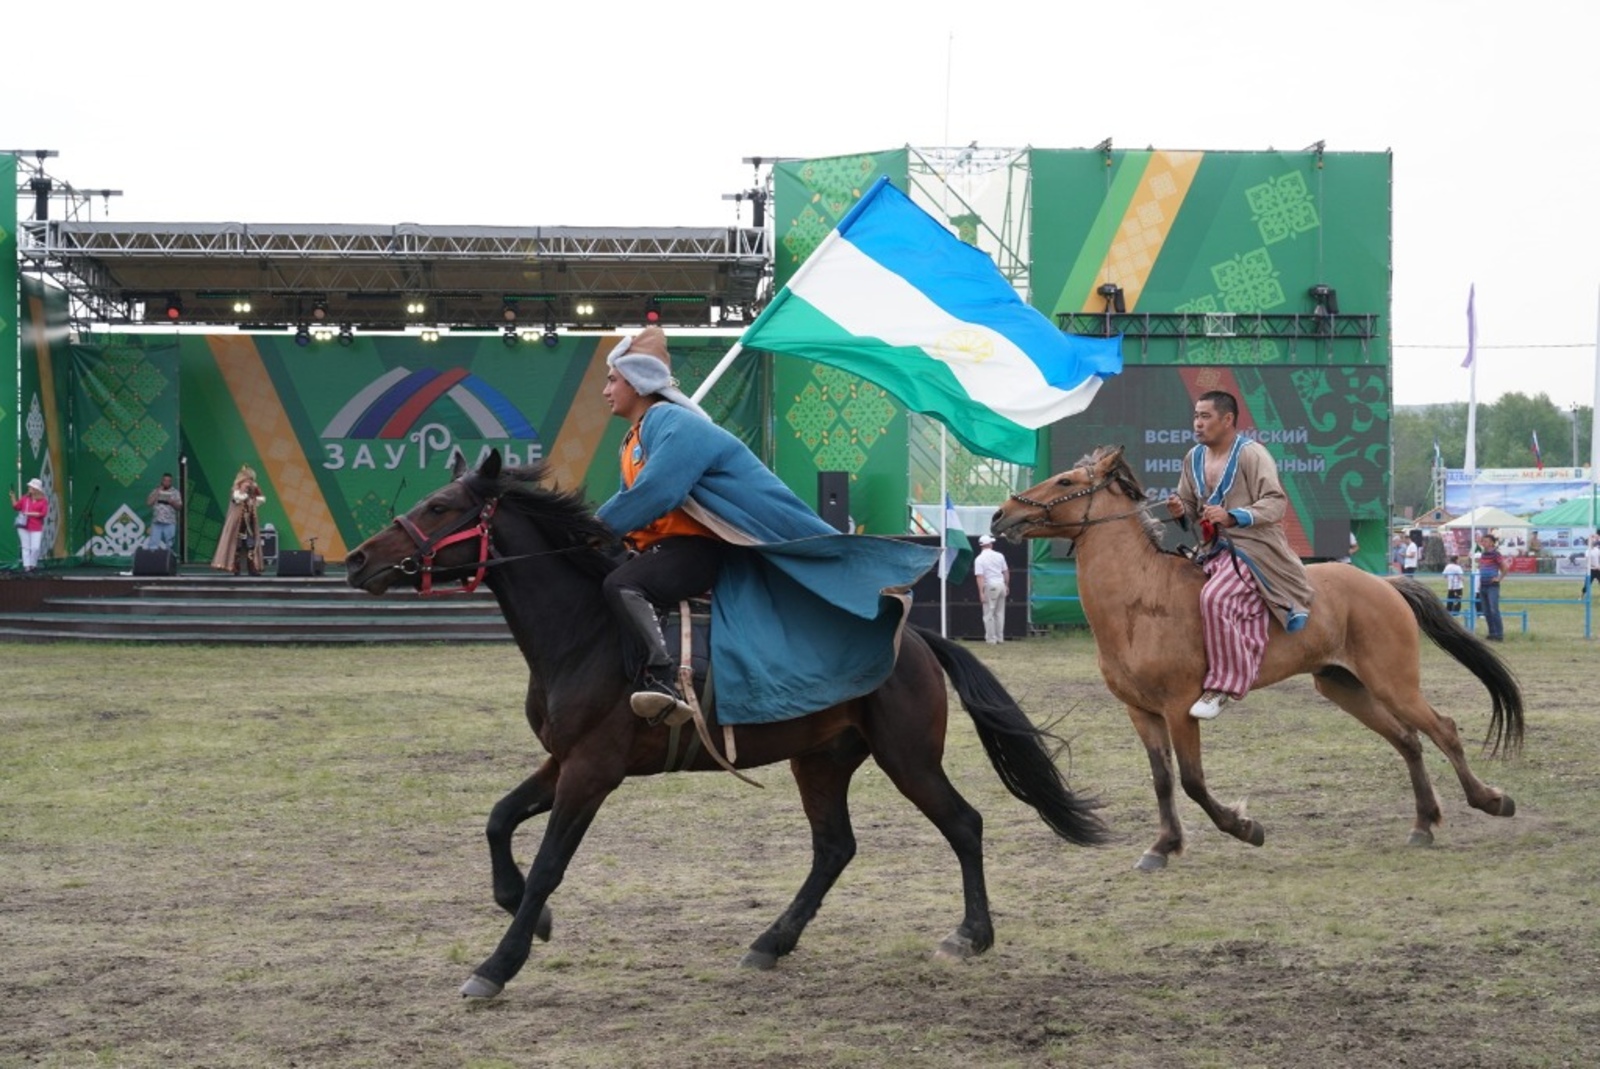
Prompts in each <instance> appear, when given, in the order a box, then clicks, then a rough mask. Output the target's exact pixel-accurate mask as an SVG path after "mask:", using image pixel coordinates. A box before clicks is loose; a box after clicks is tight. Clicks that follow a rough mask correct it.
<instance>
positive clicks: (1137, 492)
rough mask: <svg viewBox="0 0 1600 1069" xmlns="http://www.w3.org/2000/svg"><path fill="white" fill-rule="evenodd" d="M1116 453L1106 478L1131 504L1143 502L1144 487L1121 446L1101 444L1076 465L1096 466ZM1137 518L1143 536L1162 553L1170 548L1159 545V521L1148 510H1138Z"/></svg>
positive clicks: (1144, 499)
mask: <svg viewBox="0 0 1600 1069" xmlns="http://www.w3.org/2000/svg"><path fill="white" fill-rule="evenodd" d="M1113 453H1115V454H1116V457H1117V458H1116V460H1115V461H1114V462H1113V463H1112V465H1111V470H1110V471H1109V472H1108V473H1107V474H1106V480H1107V481H1108V482H1109V483H1111V485H1112V486H1114V487H1116V489H1117V492H1118V493H1120V494H1122V495H1123V496H1125V497H1126V498H1127V499H1128V500H1129V501H1130V502H1131V503H1133V504H1136V505H1138V504H1143V503H1144V502H1145V501H1146V498H1145V494H1144V487H1143V486H1141V485H1140V484H1139V477H1138V476H1137V475H1135V474H1134V473H1133V468H1132V467H1131V466H1130V465H1129V464H1128V455H1127V454H1126V453H1125V452H1123V450H1122V447H1121V446H1113V445H1102V446H1100V447H1098V448H1096V449H1095V450H1094V451H1093V452H1090V453H1088V454H1087V455H1085V456H1083V457H1081V458H1080V459H1079V460H1078V464H1077V466H1078V467H1080V468H1091V469H1092V468H1094V467H1097V466H1098V465H1099V464H1100V463H1101V461H1103V460H1104V459H1105V458H1106V457H1107V456H1110V455H1111V454H1113ZM1138 520H1139V522H1140V524H1141V525H1142V526H1143V527H1144V534H1145V537H1146V538H1148V539H1150V544H1151V545H1152V546H1155V547H1156V548H1157V549H1159V550H1161V551H1162V552H1163V553H1170V552H1171V550H1168V549H1164V548H1163V547H1162V545H1161V521H1160V520H1158V519H1156V518H1155V517H1154V516H1152V515H1150V513H1149V512H1148V511H1144V512H1140V513H1139V514H1138Z"/></svg>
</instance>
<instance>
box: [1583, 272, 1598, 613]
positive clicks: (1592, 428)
mask: <svg viewBox="0 0 1600 1069" xmlns="http://www.w3.org/2000/svg"><path fill="white" fill-rule="evenodd" d="M1593 404H1594V407H1593V408H1592V409H1590V412H1589V416H1590V425H1589V537H1590V538H1594V537H1595V536H1596V530H1595V527H1596V520H1595V496H1596V492H1597V491H1596V488H1595V483H1596V479H1600V294H1597V298H1596V301H1595V326H1594V398H1593ZM1585 548H1587V547H1585ZM1584 567H1585V568H1587V567H1588V562H1587V561H1585V562H1584ZM1585 589H1586V590H1587V591H1588V593H1589V597H1586V598H1584V599H1583V637H1584V638H1592V637H1593V634H1594V632H1593V629H1592V627H1591V624H1592V622H1593V621H1592V619H1591V616H1590V613H1591V611H1592V610H1591V606H1592V605H1593V599H1594V589H1593V585H1592V584H1586V585H1585Z"/></svg>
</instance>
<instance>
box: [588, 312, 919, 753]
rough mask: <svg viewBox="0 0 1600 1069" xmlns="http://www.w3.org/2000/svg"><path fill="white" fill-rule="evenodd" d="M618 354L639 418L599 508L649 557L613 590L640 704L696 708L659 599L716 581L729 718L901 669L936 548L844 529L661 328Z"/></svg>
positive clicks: (716, 647) (629, 403)
mask: <svg viewBox="0 0 1600 1069" xmlns="http://www.w3.org/2000/svg"><path fill="white" fill-rule="evenodd" d="M606 364H607V366H608V367H609V369H610V370H609V373H608V374H607V375H606V385H605V391H604V396H605V399H606V401H607V403H608V404H609V405H610V406H611V412H612V414H613V415H615V416H618V417H620V418H622V419H625V420H627V421H628V422H629V424H630V426H629V427H628V430H627V433H626V434H625V435H624V436H623V440H622V450H621V462H622V488H621V489H620V490H618V491H617V493H616V494H615V495H613V496H612V497H611V498H610V499H609V500H608V501H606V502H605V504H603V505H601V506H600V508H599V509H598V510H597V512H596V515H597V516H598V517H599V518H600V519H601V520H603V521H604V522H605V523H606V524H607V525H609V526H610V527H611V529H612V530H614V531H616V532H617V533H618V534H619V535H621V536H622V537H623V540H624V541H625V542H626V543H627V544H628V546H629V547H630V548H631V549H632V550H633V551H634V553H635V555H634V556H632V557H630V558H629V559H627V560H626V561H625V562H624V563H622V564H620V565H619V566H618V567H617V568H616V569H615V570H613V571H612V572H610V573H608V574H607V576H606V577H605V580H604V583H603V586H602V589H603V591H604V593H605V597H606V602H607V604H609V605H610V606H611V609H612V611H613V612H614V613H615V614H616V615H617V617H618V619H619V620H620V621H622V623H623V624H624V626H625V628H626V630H627V631H628V632H631V633H632V634H634V635H636V636H637V637H638V640H639V643H640V644H642V647H643V651H644V658H643V659H644V663H643V665H642V670H641V671H639V672H637V673H635V676H634V679H635V682H636V685H637V686H639V688H640V689H639V690H638V691H637V692H636V693H634V695H633V697H632V700H631V702H630V704H631V705H632V707H633V711H634V712H635V713H637V714H638V715H639V716H641V717H644V718H645V719H647V720H649V721H651V722H652V723H655V722H657V721H659V720H661V719H662V718H663V717H665V716H666V715H667V714H669V713H671V712H673V711H674V710H678V711H680V712H682V711H687V706H685V705H684V702H683V694H682V693H681V692H680V691H679V689H678V683H677V672H676V665H675V663H674V661H673V658H672V657H671V655H670V654H669V653H668V651H667V646H666V642H665V641H664V640H663V636H662V634H661V625H660V621H659V618H658V616H657V608H658V607H668V606H672V605H676V604H677V603H678V602H679V601H681V600H682V599H684V598H687V597H695V596H698V595H701V594H704V593H706V592H707V591H708V590H709V591H714V596H713V598H712V620H713V626H712V636H711V645H712V649H711V663H712V666H713V670H714V673H715V676H716V684H715V686H716V694H717V707H718V711H719V716H721V717H722V719H723V722H724V723H729V722H738V723H759V722H770V721H775V720H783V719H787V718H789V717H794V716H799V715H802V714H804V713H808V712H813V711H815V710H818V709H823V708H827V707H828V706H830V705H833V704H836V703H837V702H840V701H844V700H846V699H847V698H851V697H855V696H856V695H859V694H864V693H866V692H868V691H870V690H872V689H873V688H874V687H876V686H878V685H879V684H880V683H882V682H883V680H884V679H886V678H888V674H889V671H890V670H891V669H892V668H893V667H894V657H895V648H896V640H897V638H898V635H899V630H900V627H901V626H902V625H903V623H904V617H905V613H906V611H907V610H908V608H909V595H908V594H903V591H902V588H909V587H910V585H911V584H912V583H914V582H915V581H916V580H917V579H918V578H919V577H920V576H921V575H922V574H923V573H924V572H926V571H927V570H928V568H929V567H931V566H932V564H933V562H934V560H935V559H936V558H937V556H938V552H937V550H935V549H932V548H930V547H924V546H916V545H913V544H911V543H907V542H900V541H896V540H893V539H886V538H867V537H859V536H852V535H841V534H839V533H838V532H837V531H835V530H834V529H833V528H832V527H831V526H829V525H828V524H827V523H826V522H824V521H823V519H822V518H821V517H820V516H818V515H817V514H816V513H815V512H813V511H812V510H811V508H810V507H808V506H807V505H806V504H805V502H803V501H801V500H800V499H799V498H798V497H796V496H795V494H794V492H793V491H791V490H790V489H789V488H788V487H787V486H785V485H784V484H783V482H782V481H781V480H779V479H778V477H777V476H776V475H774V474H773V473H772V472H771V471H770V470H769V469H768V468H767V467H766V465H764V464H762V463H761V461H760V459H759V458H757V457H756V455H755V454H754V453H752V452H751V451H750V449H749V447H748V446H746V445H745V444H744V443H743V442H741V441H740V440H739V439H738V438H736V437H735V436H734V435H732V434H730V433H728V432H727V431H725V430H723V429H722V428H721V427H718V426H717V425H716V424H715V423H713V422H712V421H711V419H710V418H709V417H707V415H706V414H705V412H704V411H702V410H701V408H700V406H699V405H697V404H695V403H694V402H693V401H691V400H690V399H689V398H687V397H685V396H684V394H683V392H682V391H681V390H679V389H678V385H677V382H676V381H675V380H674V379H673V378H672V370H671V357H670V355H669V354H668V352H667V342H666V336H665V335H664V334H663V333H662V332H661V328H659V327H646V328H645V329H644V330H643V331H641V332H640V333H638V334H636V335H634V336H633V337H631V338H624V339H623V340H622V341H620V342H619V343H617V346H616V347H615V348H614V349H612V350H611V352H610V354H609V355H608V356H607V358H606ZM886 592H887V596H886ZM779 602H781V604H779ZM730 718H737V719H734V720H730Z"/></svg>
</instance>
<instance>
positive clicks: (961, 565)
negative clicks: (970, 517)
mask: <svg viewBox="0 0 1600 1069" xmlns="http://www.w3.org/2000/svg"><path fill="white" fill-rule="evenodd" d="M971 574H972V540H971V539H969V538H968V537H967V529H966V528H965V527H962V526H961V515H960V513H958V512H956V507H955V506H954V505H952V504H951V503H950V495H949V494H946V495H944V552H943V553H942V554H940V556H939V578H940V579H943V580H944V581H945V582H947V583H965V582H966V581H967V576H969V575H971Z"/></svg>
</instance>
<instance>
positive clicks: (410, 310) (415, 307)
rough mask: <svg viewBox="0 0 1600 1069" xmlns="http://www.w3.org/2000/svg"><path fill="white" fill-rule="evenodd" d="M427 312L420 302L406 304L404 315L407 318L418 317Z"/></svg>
mask: <svg viewBox="0 0 1600 1069" xmlns="http://www.w3.org/2000/svg"><path fill="white" fill-rule="evenodd" d="M427 310H428V309H427V306H425V305H424V304H423V303H422V302H421V301H407V302H406V315H408V316H419V315H421V314H422V313H423V312H426V311H427Z"/></svg>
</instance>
